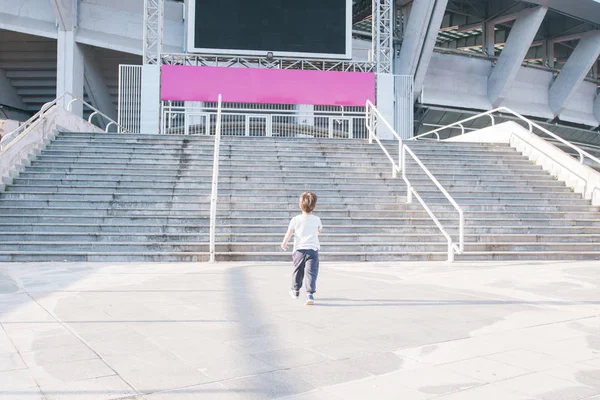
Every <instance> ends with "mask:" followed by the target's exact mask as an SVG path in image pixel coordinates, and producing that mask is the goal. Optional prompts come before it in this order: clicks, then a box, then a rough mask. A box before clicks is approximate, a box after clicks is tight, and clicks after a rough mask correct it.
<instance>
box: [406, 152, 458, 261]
mask: <svg viewBox="0 0 600 400" xmlns="http://www.w3.org/2000/svg"><path fill="white" fill-rule="evenodd" d="M402 153H403V155H402V179H404V182H406V185H407V192H408V195H407V198H406V202H407V203H412V196H413V195H414V196H415V197H416V198H417V200H419V202H420V203H421V205H422V206H423V208H425V211H427V214H429V216H430V217H431V219H433V222H435V224H436V225H437V227H438V228H439V229H440V231H441V232H442V234H443V235H444V237H445V238H446V240H447V241H448V261H449V262H453V261H454V253H455V252H456V253H462V252H463V251H464V250H465V214H464V211H463V209H462V208H461V207H460V206H459V205H458V203H456V201H455V200H454V199H453V198H452V196H450V194H449V193H448V192H447V191H446V189H444V187H443V186H442V185H441V184H440V182H439V181H438V180H437V179H436V178H435V176H433V174H432V173H431V171H429V169H428V168H427V167H426V166H425V165H424V164H423V163H422V162H421V160H419V157H417V155H416V154H415V153H414V152H413V151H412V150H411V149H409V148H408V146H406V144H405V145H403V146H402ZM404 153H408V154H409V155H410V156H411V157H412V159H413V160H415V161H416V163H417V165H419V167H421V169H422V170H423V171H424V172H425V174H427V176H428V177H429V179H431V180H432V182H433V183H434V184H435V185H436V186H437V188H438V189H439V190H440V191H441V192H442V194H443V195H444V196H445V197H446V198H447V199H448V200H449V201H450V203H451V204H452V206H453V207H454V208H455V209H456V211H458V218H459V221H458V236H459V239H458V246H456V245H455V244H454V241H453V240H452V237H451V236H450V235H449V234H448V232H447V231H446V229H444V226H443V225H442V224H441V222H440V221H439V219H438V218H437V217H436V216H435V214H434V213H433V211H431V209H430V208H429V206H428V205H427V204H426V203H425V201H424V200H423V199H422V198H421V196H419V193H418V192H417V190H416V189H415V188H414V186H413V185H412V184H411V183H410V180H409V179H408V177H407V176H406V155H405V154H404Z"/></svg>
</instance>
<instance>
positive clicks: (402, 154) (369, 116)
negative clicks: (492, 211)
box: [365, 100, 465, 262]
mask: <svg viewBox="0 0 600 400" xmlns="http://www.w3.org/2000/svg"><path fill="white" fill-rule="evenodd" d="M379 122H381V123H382V124H383V126H384V127H385V128H387V129H388V130H389V131H390V132H391V133H392V135H394V137H395V138H396V139H397V140H398V143H399V147H398V149H399V151H398V162H396V160H395V159H394V157H392V156H391V155H390V153H389V151H387V149H386V148H385V146H384V145H383V143H381V140H380V139H379V138H378V137H377V125H378V123H379ZM365 123H366V125H367V131H368V133H369V143H373V140H375V141H376V142H377V143H378V144H379V147H381V150H383V152H384V153H385V155H386V156H387V158H388V159H389V160H390V162H391V163H392V168H393V176H394V178H395V177H397V174H398V172H399V171H402V179H403V180H404V182H406V186H407V198H406V202H407V203H412V197H413V195H414V196H415V197H416V198H417V200H419V203H421V205H422V206H423V208H424V209H425V211H426V212H427V214H428V215H429V217H431V219H432V220H433V222H434V223H435V225H436V226H437V227H438V229H439V230H440V231H441V232H442V235H444V237H445V238H446V241H447V242H448V261H449V262H452V261H454V254H460V253H462V252H463V251H464V248H465V234H464V226H465V215H464V212H463V209H462V208H461V207H460V206H459V205H458V203H457V202H456V201H455V200H454V199H453V198H452V196H450V194H449V193H448V191H447V190H446V189H444V187H443V186H442V185H441V183H440V182H439V181H438V180H437V179H436V177H435V176H433V174H432V173H431V171H429V169H428V168H427V167H426V166H425V164H423V162H421V160H420V159H419V157H417V155H416V154H415V153H414V152H413V151H412V150H411V149H409V148H408V147H407V146H406V144H405V143H403V141H402V138H401V137H400V135H398V133H397V132H396V131H395V130H394V128H392V126H391V125H390V123H389V122H388V121H387V120H386V119H385V118H384V116H383V115H382V114H381V113H380V112H379V110H377V108H376V107H375V105H374V104H373V103H372V102H371V101H370V100H367V103H366V119H365ZM407 155H409V156H410V157H411V158H412V159H413V160H414V161H415V162H416V163H417V165H418V166H419V167H420V168H421V169H422V170H423V171H424V172H425V174H426V175H427V176H428V177H429V179H431V181H432V182H433V183H434V184H435V186H436V187H437V188H438V189H439V190H440V191H441V192H442V194H443V195H444V197H446V199H448V201H449V202H450V204H452V206H453V207H454V208H455V209H456V211H458V227H459V239H458V244H456V243H455V242H454V240H453V239H452V236H450V234H449V233H448V232H447V231H446V228H445V227H444V226H443V225H442V223H441V222H440V220H439V219H438V218H437V217H436V216H435V214H434V213H433V211H432V210H431V208H430V207H429V206H428V205H427V203H426V202H425V200H423V198H422V197H421V196H420V195H419V192H418V191H417V190H416V189H415V187H414V186H413V185H412V183H411V182H410V179H408V177H407V176H406V156H407Z"/></svg>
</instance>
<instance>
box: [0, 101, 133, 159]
mask: <svg viewBox="0 0 600 400" xmlns="http://www.w3.org/2000/svg"><path fill="white" fill-rule="evenodd" d="M66 96H69V97H70V98H71V101H69V103H68V104H67V107H66V110H67V111H69V112H71V106H72V104H73V103H74V102H76V101H80V102H81V103H82V104H83V105H85V106H86V107H88V108H90V109H91V110H92V111H93V113H92V114H91V115H90V117H89V118H88V122H89V123H92V118H93V117H94V115H100V116H102V117H103V118H105V119H107V120H108V122H109V123H108V125H106V128H105V132H107V133H108V129H109V128H110V126H111V125H115V126H117V127H119V128H121V129H122V131H123V132H126V130H125V129H124V128H123V127H122V126H121V125H119V124H118V123H117V122H116V121H115V120H113V119H112V118H110V117H109V116H107V115H106V114H104V113H102V112H101V111H100V110H98V109H97V108H95V107H94V106H92V105H91V104H89V103H88V102H86V101H84V100H82V99H80V98H78V97H76V96H74V95H73V94H71V93H69V92H64V93H63V94H61V95H60V96H58V97H57V98H56V99H54V100H52V101H50V102H48V103H46V104H44V105H43V106H42V108H41V109H40V111H38V112H37V113H35V114H34V115H33V116H32V117H31V118H29V119H28V120H27V121H25V122H23V123H22V124H21V125H20V126H19V127H18V128H17V129H15V130H14V131H12V132H10V133H7V134H6V135H4V137H2V139H1V140H0V151H2V150H3V149H4V148H5V147H6V146H7V145H8V144H9V143H10V142H12V140H14V139H15V138H16V137H19V135H20V134H22V133H23V132H24V131H25V130H27V128H29V127H31V126H32V125H34V124H36V123H37V122H39V121H40V120H42V119H43V118H44V117H45V116H46V114H47V112H48V111H49V110H50V109H51V108H52V107H53V106H55V105H57V104H58V102H59V101H60V100H62V99H63V98H64V97H66Z"/></svg>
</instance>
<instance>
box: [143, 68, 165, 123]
mask: <svg viewBox="0 0 600 400" xmlns="http://www.w3.org/2000/svg"><path fill="white" fill-rule="evenodd" d="M141 109H142V110H141V120H142V123H141V129H140V130H141V133H146V134H157V133H159V132H160V66H159V65H144V66H143V67H142V105H141Z"/></svg>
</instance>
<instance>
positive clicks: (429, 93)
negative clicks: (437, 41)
mask: <svg viewBox="0 0 600 400" xmlns="http://www.w3.org/2000/svg"><path fill="white" fill-rule="evenodd" d="M492 68H493V67H492V62H491V61H487V60H483V59H479V58H470V57H464V56H459V55H454V54H440V53H435V54H434V55H433V58H432V60H431V64H430V66H429V70H428V71H427V75H426V77H425V86H424V93H423V95H422V97H421V100H420V102H421V103H423V104H428V105H436V106H445V107H456V108H469V109H474V110H482V111H487V110H490V109H491V108H492V104H491V102H490V100H489V99H488V96H487V84H488V77H489V75H490V73H491V70H492ZM552 80H553V76H552V73H551V72H549V71H544V70H540V69H537V68H530V67H521V69H520V70H519V73H518V75H517V78H516V80H515V82H514V83H513V84H512V86H511V89H510V91H509V93H508V96H507V98H506V100H505V101H504V102H503V103H502V104H501V106H504V107H508V108H510V109H512V110H514V111H516V112H518V113H520V114H523V115H526V116H530V117H538V118H547V119H553V114H552V111H551V110H550V105H549V102H548V90H549V88H550V85H551V83H552ZM596 92H597V88H596V86H595V85H594V84H593V83H591V82H582V83H581V85H580V87H579V88H578V89H577V91H576V93H575V94H574V96H573V98H572V99H571V100H570V101H569V102H568V103H567V105H566V107H565V110H564V111H563V112H562V113H561V114H560V115H559V119H561V120H563V121H567V122H573V123H577V124H582V125H587V126H591V127H594V128H595V127H597V126H598V125H600V121H598V120H597V119H596V118H595V116H594V100H595V98H596Z"/></svg>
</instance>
